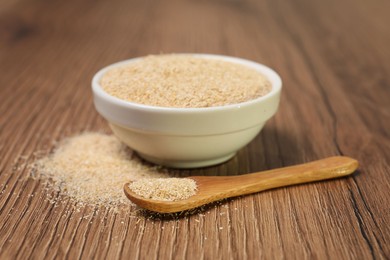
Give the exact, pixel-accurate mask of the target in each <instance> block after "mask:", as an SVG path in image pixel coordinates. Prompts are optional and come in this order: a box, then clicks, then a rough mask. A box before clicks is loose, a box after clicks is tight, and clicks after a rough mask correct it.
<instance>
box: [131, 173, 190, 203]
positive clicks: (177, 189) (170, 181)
mask: <svg viewBox="0 0 390 260" xmlns="http://www.w3.org/2000/svg"><path fill="white" fill-rule="evenodd" d="M129 188H130V189H131V190H132V191H133V192H135V193H136V194H137V195H139V196H141V197H144V198H147V199H153V200H163V201H177V200H184V199H188V198H189V197H191V196H193V195H195V193H196V182H195V181H194V180H192V179H188V178H154V179H140V180H138V181H135V182H132V183H131V184H130V185H129Z"/></svg>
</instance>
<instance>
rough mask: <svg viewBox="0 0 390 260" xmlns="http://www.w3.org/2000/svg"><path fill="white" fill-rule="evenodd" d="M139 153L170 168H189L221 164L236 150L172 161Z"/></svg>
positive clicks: (148, 159) (150, 160)
mask: <svg viewBox="0 0 390 260" xmlns="http://www.w3.org/2000/svg"><path fill="white" fill-rule="evenodd" d="M137 154H138V155H139V156H140V157H141V158H142V159H145V160H146V161H149V162H152V163H154V164H158V165H162V166H166V167H170V168H181V169H189V168H199V167H207V166H213V165H216V164H220V163H223V162H226V161H228V160H229V159H231V158H232V157H233V156H234V155H235V154H236V152H234V153H230V154H228V155H225V156H222V157H218V158H214V159H210V160H199V161H194V160H188V161H185V160H180V161H171V160H164V159H159V158H155V157H152V156H149V155H146V154H142V153H139V152H137Z"/></svg>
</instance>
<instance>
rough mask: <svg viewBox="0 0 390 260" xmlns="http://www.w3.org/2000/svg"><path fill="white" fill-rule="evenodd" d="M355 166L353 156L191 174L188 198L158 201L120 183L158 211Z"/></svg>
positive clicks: (349, 171)
mask: <svg viewBox="0 0 390 260" xmlns="http://www.w3.org/2000/svg"><path fill="white" fill-rule="evenodd" d="M357 167H358V162H357V161H356V160H355V159H352V158H349V157H345V156H335V157H329V158H326V159H322V160H318V161H313V162H309V163H305V164H300V165H295V166H290V167H283V168H279V169H274V170H268V171H261V172H257V173H251V174H244V175H237V176H192V177H187V178H190V179H193V180H194V181H195V182H196V184H197V192H196V194H195V195H193V196H191V197H189V198H188V199H184V200H178V201H160V200H152V199H147V198H144V197H141V196H139V195H137V194H136V193H134V192H133V191H132V190H131V189H130V188H129V183H126V184H125V185H124V192H125V194H126V196H127V197H128V198H129V199H130V200H131V201H132V202H133V203H135V204H137V205H138V206H140V207H142V208H145V209H148V210H151V211H155V212H159V213H174V212H180V211H184V210H189V209H192V208H197V207H200V206H202V205H205V204H208V203H211V202H214V201H218V200H221V199H226V198H231V197H236V196H241V195H247V194H252V193H256V192H259V191H264V190H269V189H273V188H278V187H284V186H290V185H295V184H302V183H308V182H314V181H320V180H326V179H333V178H339V177H343V176H346V175H349V174H352V173H353V172H354V171H355V170H356V169H357Z"/></svg>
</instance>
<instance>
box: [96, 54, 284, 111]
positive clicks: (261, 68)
mask: <svg viewBox="0 0 390 260" xmlns="http://www.w3.org/2000/svg"><path fill="white" fill-rule="evenodd" d="M174 55H191V56H197V57H204V58H211V59H219V60H223V61H228V62H233V63H236V64H241V65H244V66H246V67H250V68H252V69H255V70H256V71H258V72H260V73H261V74H263V75H264V76H265V77H267V79H268V80H269V81H270V82H271V86H272V89H271V91H270V92H268V93H267V94H265V95H264V96H260V97H258V98H255V99H252V100H249V101H245V102H241V103H235V104H229V105H222V106H211V107H189V108H188V107H186V108H180V107H162V106H152V105H145V104H141V103H135V102H131V101H127V100H123V99H120V98H118V97H115V96H112V95H110V94H108V93H107V92H106V91H104V90H103V88H102V87H101V85H100V79H101V78H102V76H103V75H104V74H105V73H106V72H107V71H108V70H110V69H112V68H115V67H118V66H122V65H125V64H129V63H132V62H135V61H137V60H140V59H143V58H145V57H146V56H142V57H136V58H130V59H126V60H122V61H119V62H115V63H112V64H110V65H108V66H105V67H103V68H102V69H100V70H99V71H98V72H97V73H96V74H95V75H94V76H93V78H92V82H91V84H92V91H93V92H94V94H95V95H98V96H99V97H100V98H102V99H105V100H106V101H108V102H110V103H114V104H116V105H119V106H121V107H125V108H128V109H136V110H143V111H147V112H160V113H161V112H167V113H193V112H211V111H223V110H232V109H233V110H235V109H239V108H243V107H247V106H251V105H253V104H256V103H259V102H262V101H263V100H266V99H268V98H270V97H272V96H274V95H277V94H278V93H279V92H280V91H281V89H282V79H281V78H280V76H279V74H278V73H277V72H276V71H274V70H273V69H271V68H270V67H268V66H266V65H264V64H261V63H258V62H255V61H252V60H247V59H243V58H238V57H232V56H226V55H218V54H200V53H174Z"/></svg>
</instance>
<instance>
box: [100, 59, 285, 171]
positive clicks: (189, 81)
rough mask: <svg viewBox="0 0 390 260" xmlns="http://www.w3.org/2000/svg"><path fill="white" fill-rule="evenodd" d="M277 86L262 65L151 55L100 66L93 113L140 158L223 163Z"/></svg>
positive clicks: (256, 124)
mask: <svg viewBox="0 0 390 260" xmlns="http://www.w3.org/2000/svg"><path fill="white" fill-rule="evenodd" d="M281 86H282V82H281V79H280V77H279V75H278V74H277V73H276V72H275V71H273V70H272V69H270V68H268V67H267V66H264V65H262V64H259V63H256V62H253V61H249V60H244V59H240V58H234V57H228V56H221V55H210V54H167V55H151V56H146V57H141V58H135V59H130V60H125V61H122V62H118V63H115V64H112V65H110V66H108V67H105V68H103V69H102V70H100V71H99V72H98V73H96V75H95V76H94V78H93V80H92V90H93V94H94V103H95V107H96V109H97V111H98V112H99V113H100V114H101V115H102V116H103V117H104V118H105V119H106V120H107V121H108V122H109V125H110V127H111V129H112V131H113V132H114V134H115V135H116V136H117V137H118V138H119V139H120V140H121V141H123V142H124V143H126V144H127V145H128V146H129V147H131V148H132V149H134V150H135V151H136V152H137V153H138V154H139V155H140V156H141V157H143V158H144V159H146V160H148V161H151V162H153V163H156V164H161V165H164V166H169V167H175V168H194V167H203V166H210V165H214V164H218V163H222V162H224V161H226V160H228V159H230V158H231V157H233V156H234V154H235V153H236V152H237V151H238V150H239V149H241V148H242V147H244V146H245V145H246V144H248V143H249V142H250V141H251V140H252V139H253V138H254V137H255V136H256V135H257V134H258V133H259V132H260V130H261V129H262V127H263V126H264V124H265V122H266V121H267V120H268V119H269V118H270V117H272V116H273V115H274V114H275V113H276V111H277V108H278V105H279V99H280V92H281Z"/></svg>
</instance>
